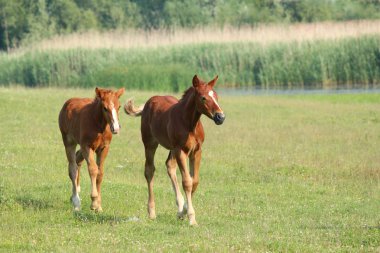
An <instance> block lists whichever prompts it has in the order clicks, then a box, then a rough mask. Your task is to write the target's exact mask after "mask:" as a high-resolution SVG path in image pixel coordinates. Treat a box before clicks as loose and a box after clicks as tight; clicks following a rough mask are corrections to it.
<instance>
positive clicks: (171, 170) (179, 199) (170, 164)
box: [166, 152, 187, 219]
mask: <svg viewBox="0 0 380 253" xmlns="http://www.w3.org/2000/svg"><path fill="white" fill-rule="evenodd" d="M166 168H167V171H168V175H169V177H170V180H171V181H172V186H173V190H174V193H175V197H176V204H177V207H178V212H177V217H178V218H181V219H182V218H183V217H184V215H186V212H187V208H186V206H184V203H185V200H184V198H183V196H182V193H181V191H180V189H179V186H178V182H177V173H176V170H177V161H176V159H175V157H174V156H173V154H172V152H169V155H168V159H166Z"/></svg>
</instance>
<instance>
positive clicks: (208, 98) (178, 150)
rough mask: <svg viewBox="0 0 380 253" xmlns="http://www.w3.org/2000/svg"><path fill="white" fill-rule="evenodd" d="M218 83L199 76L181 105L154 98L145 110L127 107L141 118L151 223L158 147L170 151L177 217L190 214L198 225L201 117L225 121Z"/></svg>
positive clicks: (168, 164) (169, 169)
mask: <svg viewBox="0 0 380 253" xmlns="http://www.w3.org/2000/svg"><path fill="white" fill-rule="evenodd" d="M217 79H218V77H217V76H216V77H215V78H214V79H213V80H211V81H210V82H208V83H206V82H203V81H202V80H200V79H199V78H198V77H197V76H196V75H195V76H194V77H193V86H192V87H190V88H189V89H188V90H186V91H185V93H184V95H183V97H182V98H181V99H180V100H179V101H178V100H177V99H176V98H174V97H172V96H154V97H152V98H150V99H149V100H148V101H147V102H146V103H145V105H144V106H143V107H140V108H135V107H134V105H133V101H132V100H129V101H128V103H127V104H126V105H125V106H124V109H125V112H126V113H127V114H129V115H132V116H141V136H142V141H143V143H144V147H145V158H146V161H145V178H146V180H147V183H148V193H149V198H148V213H149V217H150V218H151V219H154V218H155V217H156V212H155V202H154V195H153V176H154V171H155V166H154V154H155V152H156V149H157V147H158V144H161V145H162V146H163V147H165V148H166V149H168V150H170V152H169V155H168V158H167V160H166V167H167V172H168V175H169V177H170V179H171V181H172V185H173V189H174V192H175V195H176V203H177V206H178V213H177V215H178V217H179V218H183V217H184V215H185V214H186V211H187V215H188V217H189V220H190V225H196V224H197V222H196V220H195V211H194V208H193V204H192V200H191V198H192V194H194V192H195V190H196V189H197V186H198V182H199V166H200V161H201V146H202V143H203V141H204V137H205V135H204V131H203V126H202V123H201V121H200V117H201V115H202V114H204V115H206V116H207V117H209V118H210V119H213V120H214V122H215V123H216V124H217V125H221V124H222V123H223V121H224V118H225V116H224V114H223V111H222V109H221V108H220V106H219V105H218V102H217V101H218V96H217V94H216V92H215V91H214V90H213V87H214V85H215V83H216V80H217ZM187 157H189V158H190V162H189V164H190V171H189V170H188V168H187ZM177 164H178V165H179V168H180V171H181V175H182V186H183V189H184V191H185V194H186V199H187V205H186V203H185V202H184V198H183V196H182V194H181V191H180V189H179V187H178V183H177V176H176V167H177ZM186 209H187V210H186Z"/></svg>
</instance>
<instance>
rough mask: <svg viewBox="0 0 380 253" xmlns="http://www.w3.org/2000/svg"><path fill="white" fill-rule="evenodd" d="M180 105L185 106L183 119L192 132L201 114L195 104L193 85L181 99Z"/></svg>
mask: <svg viewBox="0 0 380 253" xmlns="http://www.w3.org/2000/svg"><path fill="white" fill-rule="evenodd" d="M180 105H181V106H182V107H183V114H182V115H183V116H182V118H183V120H184V122H185V125H186V126H187V127H188V128H189V130H190V131H191V132H193V131H194V130H195V127H196V126H197V124H198V122H199V120H200V118H201V114H200V113H199V112H198V110H197V108H196V104H195V91H194V88H193V87H190V88H189V89H187V90H186V91H185V93H184V95H183V96H182V98H181V100H180Z"/></svg>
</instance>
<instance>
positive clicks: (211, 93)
mask: <svg viewBox="0 0 380 253" xmlns="http://www.w3.org/2000/svg"><path fill="white" fill-rule="evenodd" d="M208 95H209V96H210V97H211V98H212V100H213V101H214V103H215V104H216V106H217V107H218V110H219V111H220V112H223V110H222V108H220V106H219V104H218V101H216V98H215V95H214V91H212V90H210V91H209V92H208Z"/></svg>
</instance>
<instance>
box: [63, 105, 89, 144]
mask: <svg viewBox="0 0 380 253" xmlns="http://www.w3.org/2000/svg"><path fill="white" fill-rule="evenodd" d="M92 102H93V100H92V99H89V98H71V99H69V100H67V101H66V103H65V104H64V105H63V107H62V109H61V111H60V113H59V117H58V121H59V129H60V130H61V133H62V137H64V138H63V142H64V144H65V145H68V144H74V143H75V144H79V143H80V139H81V138H80V136H81V126H82V127H85V124H84V123H85V122H88V119H87V117H88V116H89V115H90V114H89V113H90V111H91V110H89V105H90V104H91V103H92Z"/></svg>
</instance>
